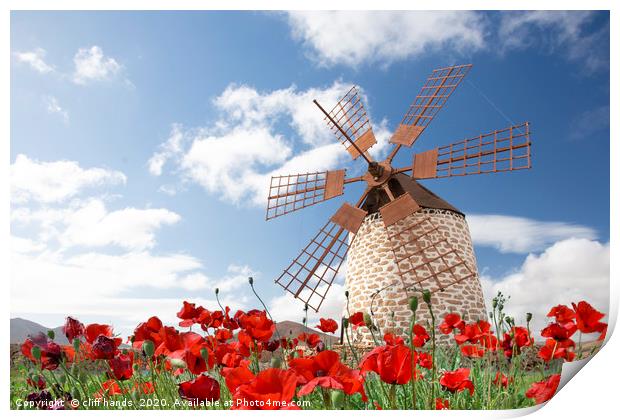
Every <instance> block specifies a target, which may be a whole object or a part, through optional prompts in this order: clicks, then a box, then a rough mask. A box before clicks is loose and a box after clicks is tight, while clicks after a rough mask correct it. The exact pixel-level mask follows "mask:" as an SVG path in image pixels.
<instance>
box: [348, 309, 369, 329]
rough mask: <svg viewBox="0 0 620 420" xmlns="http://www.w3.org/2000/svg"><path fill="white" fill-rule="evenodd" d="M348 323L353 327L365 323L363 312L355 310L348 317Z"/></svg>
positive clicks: (361, 325)
mask: <svg viewBox="0 0 620 420" xmlns="http://www.w3.org/2000/svg"><path fill="white" fill-rule="evenodd" d="M349 324H351V325H353V327H355V328H357V327H363V326H364V325H366V323H365V322H364V313H363V312H355V313H354V314H353V315H351V316H350V317H349Z"/></svg>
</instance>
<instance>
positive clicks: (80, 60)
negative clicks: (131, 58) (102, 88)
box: [73, 45, 122, 85]
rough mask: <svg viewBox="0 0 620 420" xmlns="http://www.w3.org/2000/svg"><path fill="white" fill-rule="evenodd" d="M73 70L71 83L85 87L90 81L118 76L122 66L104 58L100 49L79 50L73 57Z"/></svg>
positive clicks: (111, 59) (96, 47)
mask: <svg viewBox="0 0 620 420" xmlns="http://www.w3.org/2000/svg"><path fill="white" fill-rule="evenodd" d="M73 63H74V64H75V70H74V73H73V82H74V83H76V84H78V85H85V84H87V83H88V82H91V81H101V80H106V79H110V78H111V77H113V76H115V75H116V74H118V73H119V72H120V71H121V69H122V66H121V65H120V64H119V63H118V62H117V61H116V60H115V59H114V58H112V57H106V56H105V55H104V54H103V50H102V49H101V47H98V46H97V45H94V46H92V47H90V48H80V49H79V50H78V52H77V53H76V54H75V56H74V57H73Z"/></svg>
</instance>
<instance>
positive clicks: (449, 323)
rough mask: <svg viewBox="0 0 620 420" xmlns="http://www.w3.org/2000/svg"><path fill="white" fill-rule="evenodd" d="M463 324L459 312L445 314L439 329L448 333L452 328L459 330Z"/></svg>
mask: <svg viewBox="0 0 620 420" xmlns="http://www.w3.org/2000/svg"><path fill="white" fill-rule="evenodd" d="M464 326H465V322H463V320H462V319H461V316H460V315H459V314H447V315H446V316H445V317H444V319H443V323H441V324H440V325H439V331H441V332H442V333H444V334H450V333H452V331H453V330H454V329H457V330H461V329H463V327H464Z"/></svg>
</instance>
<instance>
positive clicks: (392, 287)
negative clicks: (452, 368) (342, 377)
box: [266, 64, 531, 332]
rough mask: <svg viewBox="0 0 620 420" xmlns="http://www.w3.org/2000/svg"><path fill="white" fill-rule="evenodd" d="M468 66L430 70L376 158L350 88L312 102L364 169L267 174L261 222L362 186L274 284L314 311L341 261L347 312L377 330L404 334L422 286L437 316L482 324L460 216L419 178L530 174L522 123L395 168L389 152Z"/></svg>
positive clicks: (415, 129)
mask: <svg viewBox="0 0 620 420" xmlns="http://www.w3.org/2000/svg"><path fill="white" fill-rule="evenodd" d="M471 67H472V66H471V64H467V65H458V66H451V67H446V68H439V69H436V70H433V72H432V73H431V74H430V76H429V77H428V78H427V80H426V82H425V84H424V85H423V86H422V88H421V90H420V92H419V93H418V95H417V96H416V98H415V100H414V101H413V103H412V104H411V106H410V107H409V109H408V111H407V112H406V114H405V116H404V117H403V119H402V121H401V122H400V124H399V125H398V127H397V128H396V130H395V131H394V134H393V135H392V137H391V139H390V143H391V144H392V145H393V147H392V149H391V151H390V152H389V154H388V155H387V158H386V159H385V160H383V161H380V162H377V161H375V160H374V159H373V158H372V156H371V154H370V152H369V149H371V147H372V146H373V145H374V144H376V143H377V140H376V138H375V135H374V133H373V130H372V127H371V124H370V120H369V117H368V114H367V113H366V111H365V109H364V106H363V103H362V97H361V95H360V92H359V91H358V89H357V88H356V87H353V88H351V89H350V90H349V91H348V92H347V93H346V94H345V95H344V97H343V98H342V99H341V100H340V101H338V103H337V104H336V105H335V106H334V107H333V108H332V109H331V110H330V111H329V112H328V111H326V110H325V109H324V108H323V107H322V106H321V104H319V103H318V102H317V101H316V100H315V101H314V103H315V105H316V106H317V107H318V108H319V109H320V111H321V112H322V113H323V114H324V115H325V121H326V123H327V126H328V127H329V128H330V129H331V130H332V131H333V132H334V134H335V135H336V137H337V138H338V140H339V141H340V142H341V143H342V144H343V145H344V147H345V148H346V150H347V151H348V152H349V154H350V155H351V158H352V159H353V160H356V159H359V158H362V159H364V160H365V161H366V163H367V164H368V169H367V171H366V173H365V174H364V175H362V176H356V177H347V176H346V171H345V170H344V169H339V170H329V171H323V172H312V173H303V174H296V175H286V176H274V177H272V178H271V184H270V189H269V197H268V204H267V216H266V219H267V220H270V219H273V218H275V217H279V216H283V215H285V214H288V213H291V212H293V211H297V210H300V209H302V208H305V207H308V206H311V205H314V204H318V203H321V202H323V201H326V200H330V199H333V198H335V197H338V196H340V195H342V194H343V193H344V187H345V186H346V185H348V184H352V183H357V182H365V183H366V188H365V190H364V192H363V193H362V195H361V197H360V198H359V199H358V200H357V202H356V203H355V204H354V205H353V204H350V203H347V202H345V203H344V204H342V206H341V207H340V208H339V209H338V210H337V211H336V213H335V214H333V215H332V216H331V218H330V219H329V220H328V221H327V223H325V225H324V226H323V227H322V228H321V229H320V230H319V232H318V233H317V234H316V235H315V236H314V237H313V238H312V239H311V241H310V242H309V243H308V244H307V245H306V247H305V248H304V249H302V251H301V252H300V253H299V255H298V256H297V257H296V258H295V259H294V260H293V261H292V262H291V263H290V265H289V266H288V267H287V268H286V269H285V270H284V271H283V273H282V274H281V275H280V277H278V279H277V280H276V283H277V284H279V285H280V286H282V287H283V288H284V289H285V290H286V291H288V292H290V293H292V294H293V296H294V297H295V298H297V299H300V300H301V301H303V302H304V303H306V304H307V305H308V307H310V308H312V309H314V310H315V311H317V312H318V311H319V309H320V307H321V305H322V303H323V302H324V300H325V297H326V295H327V293H328V292H329V290H330V288H331V286H332V284H333V281H334V279H335V277H336V275H337V273H338V271H339V270H340V269H341V266H342V265H343V262H344V261H345V259H347V266H348V268H347V279H346V284H345V286H346V288H347V290H348V291H349V302H350V304H351V305H352V308H351V312H353V311H357V310H362V311H365V312H372V313H373V315H375V318H378V323H379V325H380V326H381V327H390V326H391V327H393V328H394V329H395V330H397V332H398V331H403V330H404V328H406V326H407V323H408V321H409V317H408V316H407V315H408V309H407V302H408V298H409V296H411V295H412V294H414V293H419V292H420V291H421V290H430V291H431V293H432V294H433V304H434V305H436V309H437V312H439V314H438V315H440V316H441V313H442V312H444V313H446V312H451V311H459V312H461V313H463V314H464V315H465V316H466V317H467V316H469V317H470V318H478V319H483V318H486V310H485V306H484V300H483V296H482V289H481V287H480V281H479V279H478V273H477V268H476V260H475V255H474V252H473V247H472V245H471V237H470V233H469V229H468V227H467V223H466V221H465V217H464V215H463V213H462V212H460V211H459V210H458V209H456V208H455V207H453V206H452V205H450V204H449V203H447V202H446V201H444V200H443V199H441V198H440V197H438V196H437V195H435V194H434V193H432V192H431V191H430V190H428V189H426V188H425V187H424V186H422V185H421V184H419V183H418V182H417V180H420V179H436V178H449V177H455V176H466V175H474V174H485V173H497V172H506V171H514V170H519V169H527V168H530V167H531V159H530V147H531V143H530V127H529V123H527V122H525V123H523V124H519V125H511V126H509V127H507V128H503V129H500V130H494V131H492V132H488V133H485V134H480V135H478V136H476V137H473V138H468V139H465V140H461V141H457V142H455V143H452V144H449V145H446V146H442V147H437V148H435V149H432V150H428V151H424V152H419V153H415V154H413V157H412V160H411V165H409V166H405V167H401V168H396V167H393V166H392V161H393V159H394V157H395V156H396V154H397V153H398V152H399V151H400V150H401V149H402V148H403V147H409V148H411V147H412V146H413V145H414V144H415V142H416V141H417V140H418V139H419V137H420V136H421V135H422V133H423V132H424V131H425V130H426V128H427V127H428V125H429V124H430V123H431V121H432V120H433V119H434V118H435V116H436V115H437V113H438V112H439V110H440V109H441V108H442V107H443V106H444V105H445V103H446V102H447V100H448V98H449V97H450V95H452V93H453V92H454V90H455V89H456V88H457V87H458V86H459V84H460V83H461V81H462V80H463V78H464V77H465V76H466V75H467V73H468V72H469V70H470V69H471ZM347 254H349V255H348V258H347ZM437 312H436V314H437Z"/></svg>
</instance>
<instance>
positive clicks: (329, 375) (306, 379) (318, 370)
mask: <svg viewBox="0 0 620 420" xmlns="http://www.w3.org/2000/svg"><path fill="white" fill-rule="evenodd" d="M289 366H290V368H291V370H293V371H294V372H295V373H297V374H298V375H299V378H298V383H299V384H300V385H304V386H303V387H302V388H301V389H300V390H299V392H298V395H299V396H303V395H307V394H310V393H311V392H312V391H314V389H315V388H316V387H317V386H318V387H321V388H330V389H341V390H343V391H344V393H345V394H347V395H353V394H355V393H357V392H359V393H360V394H361V395H362V399H363V400H364V401H365V400H366V395H365V393H364V388H363V378H362V377H361V375H360V374H359V371H356V370H353V369H351V368H349V367H347V366H346V365H344V364H343V363H342V362H341V361H340V356H339V355H338V353H336V352H335V351H331V350H325V351H322V352H320V353H319V354H317V355H316V356H312V357H303V358H297V359H292V360H290V361H289Z"/></svg>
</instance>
